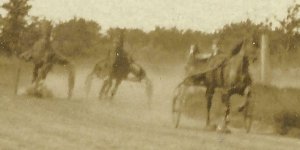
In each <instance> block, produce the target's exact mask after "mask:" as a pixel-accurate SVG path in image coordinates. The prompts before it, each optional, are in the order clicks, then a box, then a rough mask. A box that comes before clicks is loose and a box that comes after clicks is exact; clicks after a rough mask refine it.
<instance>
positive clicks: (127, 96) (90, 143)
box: [0, 74, 300, 150]
mask: <svg viewBox="0 0 300 150" xmlns="http://www.w3.org/2000/svg"><path fill="white" fill-rule="evenodd" d="M85 75H86V74H81V75H80V74H79V75H78V76H77V83H79V84H77V85H76V91H75V95H74V98H73V99H71V100H67V99H65V98H64V97H66V94H65V92H64V91H65V90H66V89H65V88H64V87H66V86H65V85H66V84H65V83H64V81H63V80H64V77H61V76H56V75H51V76H50V77H49V79H48V80H47V83H48V85H49V87H50V88H51V89H52V90H53V91H55V92H56V95H57V97H58V98H54V99H35V98H32V97H26V96H19V97H16V98H13V97H10V96H2V97H1V101H0V149H3V150H6V149H8V150H10V149H15V150H20V149H28V150H33V149H39V150H42V149H46V150H52V149H61V150H68V149H72V150H75V149H78V150H82V149H86V150H88V149H95V150H96V149H97V150H98V149H122V150H123V149H125V150H126V149H128V150H132V149H138V150H141V149H143V150H144V149H145V150H152V149H153V150H154V149H155V150H156V149H164V150H165V149H172V150H174V149H178V150H182V149H196V150H198V149H202V150H205V149H212V150H219V149H220V150H221V149H222V150H227V149H228V150H235V149H236V150H241V149H242V150H247V149H249V150H261V149H264V150H268V149H269V150H276V149H278V150H280V149H282V150H285V149H289V150H292V149H295V150H296V149H299V147H300V141H299V140H298V139H292V138H286V137H279V136H275V135H262V134H260V133H255V132H254V133H251V134H246V133H244V132H243V131H239V130H233V133H232V134H229V135H224V134H218V133H216V132H209V131H205V130H203V129H202V128H203V122H202V121H201V120H191V119H187V118H185V119H184V120H183V123H182V125H181V128H179V129H175V128H173V126H172V122H171V116H170V115H171V114H170V112H171V111H170V106H171V105H170V101H171V99H170V98H171V93H172V90H173V87H174V85H175V84H176V82H175V81H172V80H168V82H166V80H165V79H164V78H163V77H156V78H155V80H154V85H155V93H156V94H155V95H154V99H153V105H152V108H151V109H148V108H147V105H146V104H147V102H146V100H145V99H146V97H145V95H144V94H143V90H142V86H140V85H138V84H134V83H125V82H124V84H123V85H122V86H121V87H120V90H119V93H118V94H117V96H116V98H115V99H114V101H112V102H111V103H110V102H107V101H99V100H98V99H97V90H99V85H97V84H94V89H93V91H92V93H91V95H90V98H89V99H87V98H84V96H83V95H84V94H83V93H82V91H83V89H82V88H79V87H82V85H81V84H80V83H83V77H84V76H85ZM58 83H60V84H58ZM94 83H99V81H95V82H94ZM64 84H65V85H64Z"/></svg>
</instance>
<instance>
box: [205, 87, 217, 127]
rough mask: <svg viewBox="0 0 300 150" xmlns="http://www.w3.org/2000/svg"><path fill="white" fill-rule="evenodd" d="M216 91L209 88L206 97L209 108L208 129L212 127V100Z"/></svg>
mask: <svg viewBox="0 0 300 150" xmlns="http://www.w3.org/2000/svg"><path fill="white" fill-rule="evenodd" d="M214 92H215V89H214V88H210V87H208V88H207V90H206V93H205V97H206V102H207V103H206V108H207V118H206V127H209V125H210V109H211V104H212V98H213V96H214Z"/></svg>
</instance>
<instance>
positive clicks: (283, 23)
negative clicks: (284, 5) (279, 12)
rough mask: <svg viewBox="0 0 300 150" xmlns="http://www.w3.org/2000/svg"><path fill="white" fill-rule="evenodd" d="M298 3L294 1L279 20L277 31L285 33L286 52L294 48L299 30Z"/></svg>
mask: <svg viewBox="0 0 300 150" xmlns="http://www.w3.org/2000/svg"><path fill="white" fill-rule="evenodd" d="M299 15H300V4H297V3H296V2H294V4H293V5H292V6H290V7H289V8H288V10H287V16H286V17H285V18H284V19H283V20H279V23H280V27H279V31H282V32H283V33H284V34H286V36H287V38H286V41H285V43H286V45H285V50H286V51H287V52H289V51H291V50H295V49H296V44H297V42H298V41H299V40H300V39H299V31H300V17H299Z"/></svg>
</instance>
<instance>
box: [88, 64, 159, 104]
mask: <svg viewBox="0 0 300 150" xmlns="http://www.w3.org/2000/svg"><path fill="white" fill-rule="evenodd" d="M111 69H112V68H111V64H110V61H108V60H107V59H104V60H100V61H99V62H98V63H97V64H96V65H95V67H94V68H93V70H92V72H91V73H90V74H89V75H88V76H87V79H86V82H85V86H86V94H87V96H88V93H89V91H90V88H91V83H92V80H93V78H94V77H97V78H99V79H102V80H104V82H103V85H102V88H101V91H100V94H99V98H100V99H102V98H103V97H109V98H110V99H112V98H113V96H114V95H115V93H116V92H117V89H118V87H119V85H120V84H121V82H122V81H123V80H126V81H132V82H139V83H143V84H144V85H145V90H146V94H147V97H148V104H149V105H150V101H151V99H152V94H153V87H152V82H151V80H150V79H149V78H148V77H147V75H146V72H145V70H144V69H143V68H142V67H141V66H140V65H139V64H136V63H134V62H132V63H130V64H129V67H126V70H123V71H120V72H119V73H122V74H121V75H119V74H112V73H111ZM113 81H115V85H114V86H113V84H112V82H113Z"/></svg>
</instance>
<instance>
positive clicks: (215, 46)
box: [211, 39, 219, 56]
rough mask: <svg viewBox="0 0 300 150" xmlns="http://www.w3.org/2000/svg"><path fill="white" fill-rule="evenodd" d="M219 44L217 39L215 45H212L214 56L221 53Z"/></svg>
mask: <svg viewBox="0 0 300 150" xmlns="http://www.w3.org/2000/svg"><path fill="white" fill-rule="evenodd" d="M218 43H219V39H215V40H214V41H213V44H212V47H211V49H212V56H216V55H217V54H218V53H219V47H218Z"/></svg>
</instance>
